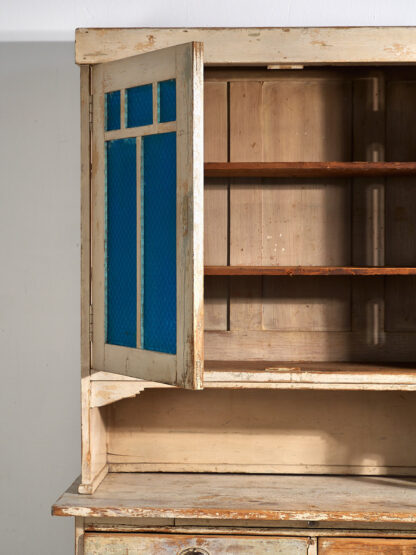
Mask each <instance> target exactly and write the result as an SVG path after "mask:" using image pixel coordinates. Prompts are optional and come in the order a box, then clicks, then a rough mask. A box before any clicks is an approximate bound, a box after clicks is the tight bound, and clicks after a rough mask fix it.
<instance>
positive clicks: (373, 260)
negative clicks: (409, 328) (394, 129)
mask: <svg viewBox="0 0 416 555" xmlns="http://www.w3.org/2000/svg"><path fill="white" fill-rule="evenodd" d="M353 114H354V119H353V159H354V160H358V161H361V160H365V161H368V162H378V161H383V160H384V159H385V82H384V75H383V73H382V72H379V71H378V72H373V71H372V72H371V73H370V74H369V75H368V77H365V78H363V79H357V80H355V81H354V82H353ZM384 211H385V209H384V179H383V178H371V179H362V178H357V179H354V180H353V185H352V263H353V264H357V265H363V266H382V265H384V258H385V257H384V252H385V226H384ZM352 326H353V330H357V331H361V332H362V333H365V336H366V342H367V344H368V346H369V347H368V348H369V349H371V348H374V349H377V348H378V346H379V345H380V344H381V343H383V342H384V339H385V338H384V279H382V278H380V279H379V278H377V279H374V280H371V282H369V281H368V280H365V279H358V280H353V292H352Z"/></svg>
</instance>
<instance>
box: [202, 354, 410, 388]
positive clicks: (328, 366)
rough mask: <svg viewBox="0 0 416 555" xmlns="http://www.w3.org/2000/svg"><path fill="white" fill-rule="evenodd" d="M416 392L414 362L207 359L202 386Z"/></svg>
mask: <svg viewBox="0 0 416 555" xmlns="http://www.w3.org/2000/svg"><path fill="white" fill-rule="evenodd" d="M213 384H215V387H218V388H238V389H240V388H241V389H247V388H252V389H263V388H266V389H339V390H373V391H383V390H384V391H393V390H398V391H404V390H407V391H415V390H416V362H408V363H394V362H391V363H357V362H279V361H261V362H259V361H248V362H247V361H206V362H205V373H204V387H213Z"/></svg>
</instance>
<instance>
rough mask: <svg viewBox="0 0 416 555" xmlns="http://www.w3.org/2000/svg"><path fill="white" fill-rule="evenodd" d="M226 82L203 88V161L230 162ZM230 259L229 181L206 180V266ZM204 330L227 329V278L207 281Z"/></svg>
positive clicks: (207, 84)
mask: <svg viewBox="0 0 416 555" xmlns="http://www.w3.org/2000/svg"><path fill="white" fill-rule="evenodd" d="M227 104H228V102H227V82H226V81H223V82H206V83H205V86H204V160H205V161H206V162H226V161H227V159H228V105H227ZM227 260H228V181H227V180H225V179H211V180H210V179H206V180H205V187H204V263H205V264H206V265H216V264H218V265H224V266H225V265H226V264H227ZM204 290H205V307H204V309H205V314H204V319H205V329H206V330H226V329H227V319H228V318H227V309H228V280H227V278H220V277H214V278H205V281H204Z"/></svg>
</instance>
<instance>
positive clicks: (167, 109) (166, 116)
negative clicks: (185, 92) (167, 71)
mask: <svg viewBox="0 0 416 555" xmlns="http://www.w3.org/2000/svg"><path fill="white" fill-rule="evenodd" d="M157 98H158V102H157V104H158V122H159V123H165V122H168V121H175V120H176V80H175V79H169V80H168V81H160V82H159V83H158V84H157Z"/></svg>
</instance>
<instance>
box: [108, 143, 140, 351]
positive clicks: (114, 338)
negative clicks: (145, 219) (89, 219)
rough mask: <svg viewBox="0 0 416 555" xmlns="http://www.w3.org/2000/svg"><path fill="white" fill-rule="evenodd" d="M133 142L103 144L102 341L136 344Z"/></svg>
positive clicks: (135, 208)
mask: <svg viewBox="0 0 416 555" xmlns="http://www.w3.org/2000/svg"><path fill="white" fill-rule="evenodd" d="M136 189H137V166H136V139H134V138H133V139H118V140H114V141H107V143H106V246H105V247H106V248H105V254H106V272H105V275H106V337H107V339H106V342H107V343H110V344H112V345H121V346H124V347H136V345H137V339H136V338H137V202H136V198H137V193H136Z"/></svg>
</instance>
